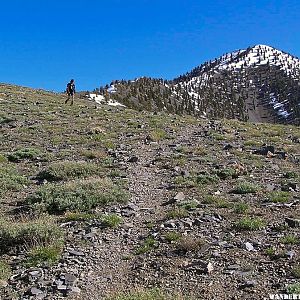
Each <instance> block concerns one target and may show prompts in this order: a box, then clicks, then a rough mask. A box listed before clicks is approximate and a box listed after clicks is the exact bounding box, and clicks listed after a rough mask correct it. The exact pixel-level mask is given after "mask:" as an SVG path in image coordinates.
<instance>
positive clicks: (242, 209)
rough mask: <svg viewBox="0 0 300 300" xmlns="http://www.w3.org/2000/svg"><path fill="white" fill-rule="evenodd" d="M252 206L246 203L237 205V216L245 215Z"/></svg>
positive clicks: (234, 208) (235, 207)
mask: <svg viewBox="0 0 300 300" xmlns="http://www.w3.org/2000/svg"><path fill="white" fill-rule="evenodd" d="M249 208H250V206H249V204H247V203H245V202H239V203H235V204H234V206H233V210H234V212H235V213H236V214H245V213H247V212H248V210H249Z"/></svg>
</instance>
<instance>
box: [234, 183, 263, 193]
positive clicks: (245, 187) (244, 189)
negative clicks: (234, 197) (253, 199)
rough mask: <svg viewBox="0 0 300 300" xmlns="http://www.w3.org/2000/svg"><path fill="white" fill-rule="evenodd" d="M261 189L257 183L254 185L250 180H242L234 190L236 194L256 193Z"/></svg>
mask: <svg viewBox="0 0 300 300" xmlns="http://www.w3.org/2000/svg"><path fill="white" fill-rule="evenodd" d="M258 190H259V187H258V186H257V185H254V184H252V183H250V182H241V183H239V184H238V185H237V187H236V188H235V189H234V190H233V191H232V192H233V193H234V194H251V193H252V194H254V193H256V192H257V191H258Z"/></svg>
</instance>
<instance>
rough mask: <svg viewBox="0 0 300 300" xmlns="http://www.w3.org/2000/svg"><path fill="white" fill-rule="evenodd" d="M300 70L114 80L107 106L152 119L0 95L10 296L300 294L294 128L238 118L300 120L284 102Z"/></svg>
mask: <svg viewBox="0 0 300 300" xmlns="http://www.w3.org/2000/svg"><path fill="white" fill-rule="evenodd" d="M264 50H266V51H264ZM258 53H260V57H261V58H258V56H257V54H258ZM264 53H265V54H264ZM264 55H265V59H263V58H264ZM283 58H285V59H286V60H283ZM259 59H260V60H259ZM271 60H272V61H273V63H270V61H271ZM297 63H298V61H297V60H296V59H295V58H291V57H290V56H289V55H286V56H283V54H281V53H279V52H277V51H276V50H274V49H272V48H267V47H263V46H257V47H254V48H250V49H247V50H244V51H239V52H236V53H234V54H228V55H225V56H223V57H222V59H220V60H215V61H211V62H210V63H207V64H205V65H203V66H201V67H199V68H198V69H195V70H194V71H193V72H192V73H189V74H187V75H185V76H184V77H182V78H179V79H177V80H175V81H174V82H173V83H172V88H168V87H169V86H170V83H166V82H164V83H163V82H162V81H159V80H158V81H154V80H150V79H139V80H137V81H135V83H132V84H127V83H126V84H125V83H116V84H115V88H116V91H117V92H115V93H111V95H114V97H115V99H114V101H112V102H111V103H110V104H116V101H121V100H122V99H119V97H120V94H118V91H120V90H122V89H124V90H123V95H125V94H126V93H128V94H126V95H128V98H127V100H126V101H127V102H126V105H127V104H128V103H129V101H131V100H132V103H133V102H134V101H135V100H136V99H137V98H136V97H137V95H144V97H145V98H144V100H141V99H139V101H138V102H137V104H136V105H137V106H138V105H139V103H142V102H140V101H145V102H147V103H148V105H149V108H154V107H153V106H154V105H155V107H156V108H161V109H156V112H147V111H145V110H144V111H137V110H132V109H130V108H128V107H124V106H118V105H115V106H112V105H107V104H98V103H96V102H94V101H90V100H88V99H84V98H81V99H78V98H76V99H75V103H74V105H73V106H69V105H65V104H64V101H65V96H64V95H62V94H55V93H51V92H46V91H43V90H34V89H29V88H23V87H18V86H13V85H7V84H1V85H0V132H1V140H0V199H1V200H0V201H1V202H0V203H1V206H0V207H1V209H0V299H1V300H4V299H22V300H29V299H49V300H50V299H51V300H55V299H72V300H74V299H82V300H86V299H90V300H92V299H95V300H99V299H104V300H113V299H114V300H129V299H137V300H140V299H149V300H156V299H163V300H165V299H169V300H171V299H172V300H173V299H178V300H179V299H189V300H192V299H216V300H219V299H220V300H221V299H222V300H223V299H264V298H267V299H269V295H273V296H274V294H300V279H299V278H300V256H299V255H300V253H299V243H300V235H299V229H300V209H299V207H300V206H299V201H300V194H299V188H300V187H299V178H300V177H299V176H300V173H299V162H300V129H299V127H296V126H294V125H288V124H285V125H282V124H270V123H261V122H256V123H251V122H244V121H243V119H246V117H247V116H248V117H249V119H251V118H254V116H256V117H257V118H258V116H260V117H261V118H262V117H263V116H264V115H263V114H265V113H266V114H267V118H269V119H270V118H273V117H274V118H278V120H281V121H282V120H285V121H286V122H287V123H289V122H291V123H293V120H296V116H297V113H298V112H297V110H296V109H295V106H293V105H292V103H293V101H294V100H295V101H296V94H292V96H291V97H290V98H286V99H285V96H287V95H288V94H289V93H290V92H291V91H292V89H294V91H297V88H298V83H297V77H294V76H297V74H298V73H297V72H296V71H295V70H296V69H294V66H296V65H297ZM284 65H285V66H286V68H283V66H284ZM254 71H255V72H254ZM294 71H295V72H296V73H294ZM270 72H271V73H270ZM226 74H227V75H226ZM233 74H237V76H236V77H235V76H234V77H233ZM271 74H273V75H272V76H271ZM270 77H272V78H273V81H270ZM245 78H248V80H247V81H245ZM237 80H240V82H241V83H242V84H244V85H245V86H244V87H241V86H242V85H236V84H235V83H236V82H237ZM250 82H251V84H250ZM263 82H264V83H265V84H263ZM142 83H143V84H142ZM208 83H211V84H209V85H208ZM213 83H215V84H213ZM278 83H281V84H278ZM151 85H152V87H151V88H150V86H151ZM156 87H161V89H159V90H156ZM260 90H261V91H260ZM133 91H134V94H133ZM176 91H178V93H177V92H176ZM180 91H186V92H185V93H181V92H180ZM229 91H231V92H230V93H229ZM259 91H260V92H259ZM158 92H159V93H161V95H162V97H161V98H160V100H159V99H157V101H158V102H155V104H154V102H152V101H149V100H148V98H147V99H146V95H152V94H151V93H158ZM105 93H106V92H105ZM167 94H168V97H169V95H173V96H172V97H170V98H168V99H169V100H170V102H164V99H167V98H163V97H164V96H163V95H167ZM129 95H130V96H129ZM155 95H157V94H155ZM183 95H185V97H187V98H186V99H185V98H184V99H185V100H186V101H187V102H185V100H184V101H183V98H182V102H178V106H177V108H176V109H175V107H174V106H173V104H172V103H173V102H172V101H175V99H179V98H180V99H181V97H183ZM205 95H206V96H205ZM223 95H227V96H228V97H227V98H223ZM279 95H280V96H279ZM284 95H285V96H284ZM204 96H205V97H206V98H205V97H204ZM103 97H104V96H103ZM141 97H142V96H141ZM151 97H152V96H151ZM153 97H154V94H153ZM203 97H204V98H203ZM207 97H211V98H210V99H211V100H210V101H207V102H206V100H205V99H208V98H207ZM215 97H218V98H215ZM272 97H273V98H272ZM293 97H295V98H293ZM151 99H152V98H151ZM192 99H194V102H193V101H191V100H192ZM221 99H223V100H222V101H224V102H221ZM233 99H235V100H234V101H233ZM271 99H275V100H274V102H272V103H270V101H271ZM292 99H294V100H292ZM159 101H161V102H159ZM214 101H215V102H214ZM123 103H125V101H124V102H123ZM159 103H160V104H159ZM174 103H175V102H174ZM186 103H191V109H194V111H199V114H200V113H201V114H203V113H204V112H206V113H207V115H206V117H205V118H204V117H202V118H199V117H197V118H196V117H194V116H191V115H188V114H187V109H186ZM196 103H197V105H196V106H195V105H194V104H196ZM217 103H218V105H219V106H218V107H219V110H216V111H215V112H214V111H212V110H211V108H212V107H215V105H216V104H217ZM279 103H280V105H281V104H282V105H281V106H280V105H279ZM158 104H159V105H161V106H159V105H158ZM277 104H278V105H279V106H280V107H281V108H280V109H282V111H283V110H284V111H286V114H284V115H282V114H281V113H280V114H278V112H280V109H278V107H279V106H278V107H277ZM168 105H170V106H168ZM275 106H276V107H275ZM164 107H166V108H169V107H173V111H172V112H171V109H164ZM245 107H247V108H248V110H249V111H248V112H247V110H246V112H245V115H242V114H240V113H239V110H242V108H243V110H242V111H243V112H244V108H245ZM272 110H273V113H272V114H271V115H268V114H269V113H270V111H272ZM175 111H176V112H177V111H180V113H181V115H178V114H174V112H175ZM260 113H261V114H260ZM210 115H214V116H215V115H216V116H217V115H219V116H221V117H230V118H232V117H236V118H235V119H231V120H230V119H225V118H220V119H216V118H214V119H212V118H209V116H210ZM251 116H252V117H251ZM248 117H247V118H248ZM256 117H255V118H256ZM237 118H239V119H241V120H237ZM259 120H261V119H258V120H257V121H259ZM274 297H275V296H274ZM274 299H275V298H274Z"/></svg>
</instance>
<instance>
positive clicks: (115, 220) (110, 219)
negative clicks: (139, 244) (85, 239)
mask: <svg viewBox="0 0 300 300" xmlns="http://www.w3.org/2000/svg"><path fill="white" fill-rule="evenodd" d="M121 222H122V218H121V217H120V216H118V215H116V214H111V215H105V216H103V217H102V218H101V224H102V225H103V226H104V227H110V228H116V227H118V226H119V225H120V224H121Z"/></svg>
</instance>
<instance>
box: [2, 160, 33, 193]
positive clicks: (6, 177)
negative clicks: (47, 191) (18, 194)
mask: <svg viewBox="0 0 300 300" xmlns="http://www.w3.org/2000/svg"><path fill="white" fill-rule="evenodd" d="M26 184H28V179H27V178H26V177H25V176H22V175H19V174H18V172H17V171H16V170H15V169H13V168H10V167H8V166H3V167H1V169H0V196H2V195H4V194H5V193H6V192H7V191H19V190H21V189H22V188H23V186H24V185H26Z"/></svg>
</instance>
